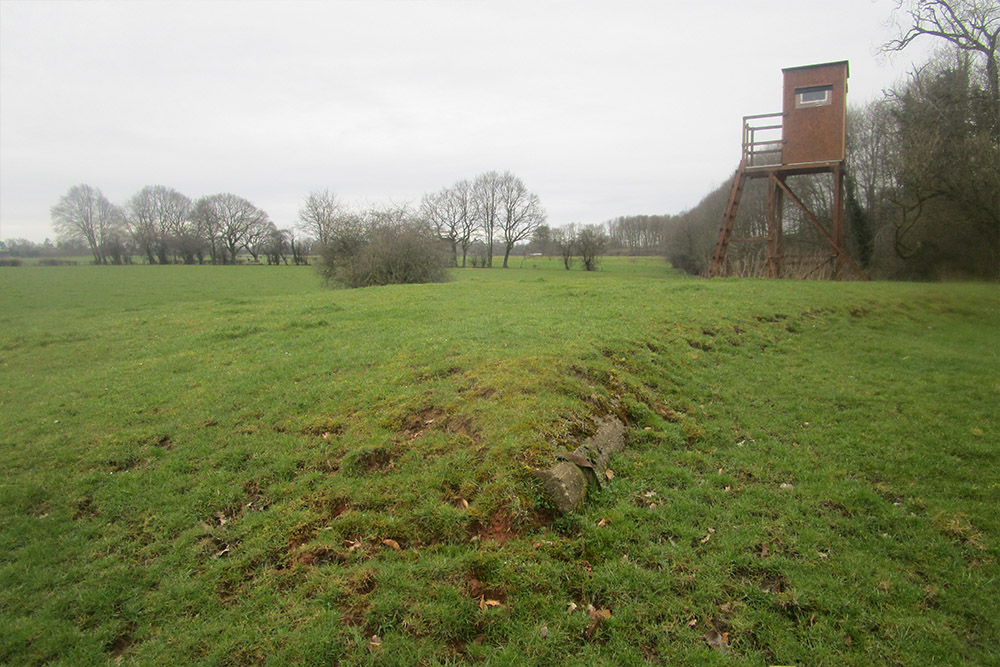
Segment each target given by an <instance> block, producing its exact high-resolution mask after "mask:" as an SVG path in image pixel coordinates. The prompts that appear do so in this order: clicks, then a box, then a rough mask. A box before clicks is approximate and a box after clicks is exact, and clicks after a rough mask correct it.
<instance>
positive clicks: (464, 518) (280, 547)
mask: <svg viewBox="0 0 1000 667" xmlns="http://www.w3.org/2000/svg"><path fill="white" fill-rule="evenodd" d="M515 265H516V263H515ZM603 267H604V270H602V271H600V272H597V273H584V272H582V271H572V272H566V271H563V270H561V269H559V267H558V264H557V262H556V261H555V260H551V261H550V260H545V259H541V260H534V261H528V262H526V263H525V266H524V268H522V269H510V270H506V271H503V270H499V269H495V270H490V271H486V270H465V271H457V272H456V273H455V280H454V281H453V282H450V283H446V284H441V285H420V286H400V287H385V288H369V289H364V290H350V291H349V290H329V289H326V288H324V287H323V286H322V284H321V283H320V281H319V279H318V278H317V276H316V274H315V273H314V272H313V270H312V269H311V268H297V267H261V266H237V267H211V266H204V267H199V266H194V267H182V266H133V267H93V266H77V267H18V268H5V269H0V305H2V308H0V380H2V381H0V466H2V471H3V474H2V477H0V663H3V664H60V665H89V664H108V663H112V664H115V663H120V664H144V665H163V664H190V663H196V662H198V663H205V664H220V665H244V664H275V665H280V664H317V665H321V664H322V665H330V664H335V663H338V662H340V663H342V664H399V665H408V664H420V663H423V664H465V663H469V662H473V663H474V662H484V663H485V662H489V663H490V664H525V663H528V664H531V663H534V664H580V665H592V664H639V663H642V662H650V663H662V664H698V665H701V664H727V665H728V664H750V665H769V664H772V665H773V664H782V665H791V664H798V665H842V664H847V665H871V664H899V665H923V664H933V663H938V664H997V662H998V661H1000V646H998V640H1000V621H998V614H997V609H998V608H1000V592H998V575H1000V567H998V564H997V554H998V549H1000V513H998V511H997V508H998V498H1000V472H998V470H1000V451H998V444H997V443H998V441H1000V426H998V423H1000V419H998V417H1000V345H998V333H997V332H998V331H1000V288H998V287H997V286H996V285H982V284H936V285H930V284H890V283H866V284H862V283H844V284H831V283H819V282H791V281H754V280H743V281H739V280H713V281H704V280H693V279H686V278H682V277H680V276H678V275H677V274H674V273H672V272H669V271H668V270H667V269H666V268H665V267H664V265H663V264H662V262H658V261H654V260H629V259H614V260H611V259H609V260H607V261H606V262H605V263H604V265H603ZM611 413H614V414H618V415H620V416H622V417H623V418H625V419H626V420H627V422H628V427H629V429H628V446H627V448H626V449H625V450H624V451H623V452H622V453H620V454H618V455H616V456H615V457H614V458H613V459H612V461H611V468H612V469H613V471H614V477H613V479H612V480H610V482H609V483H608V484H607V485H606V486H605V488H604V490H602V491H600V492H596V493H594V494H592V495H591V497H590V498H588V501H587V503H586V505H585V507H584V508H583V510H582V511H581V512H579V513H577V514H574V515H571V516H564V517H558V516H554V515H553V513H552V511H551V510H550V509H549V508H548V507H547V503H546V501H545V499H544V498H543V497H542V495H541V493H540V490H539V488H538V485H537V483H536V482H535V480H534V477H533V475H532V469H533V468H534V467H542V466H548V465H550V464H551V463H552V462H553V452H554V451H556V450H561V449H566V448H572V447H573V446H575V444H576V443H577V442H578V441H579V440H580V439H581V438H582V437H584V436H585V435H586V434H588V433H589V432H590V431H591V430H592V429H593V428H594V420H595V419H596V418H597V417H599V416H602V415H607V414H611Z"/></svg>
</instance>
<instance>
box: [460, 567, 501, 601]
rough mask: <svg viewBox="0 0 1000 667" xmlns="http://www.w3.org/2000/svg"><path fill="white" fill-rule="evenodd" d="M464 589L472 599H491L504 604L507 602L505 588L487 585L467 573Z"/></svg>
mask: <svg viewBox="0 0 1000 667" xmlns="http://www.w3.org/2000/svg"><path fill="white" fill-rule="evenodd" d="M465 590H466V591H467V592H468V593H469V597H471V598H473V599H474V600H493V601H496V602H499V603H500V604H504V603H506V602H507V590H506V589H505V588H504V587H503V586H489V585H487V584H484V583H483V582H481V581H480V580H479V579H477V578H476V576H475V574H473V573H471V572H470V573H469V576H468V578H467V579H466V582H465Z"/></svg>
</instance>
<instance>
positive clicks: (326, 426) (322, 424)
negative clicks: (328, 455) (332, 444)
mask: <svg viewBox="0 0 1000 667" xmlns="http://www.w3.org/2000/svg"><path fill="white" fill-rule="evenodd" d="M344 430H345V426H344V424H343V423H342V422H341V421H340V420H339V419H337V418H335V417H327V418H326V419H321V420H319V421H317V422H316V423H315V424H311V425H309V426H307V427H305V428H304V429H302V432H303V433H304V434H305V435H316V436H319V437H321V438H323V439H324V440H326V439H328V438H332V437H336V436H338V435H341V434H342V433H343V432H344Z"/></svg>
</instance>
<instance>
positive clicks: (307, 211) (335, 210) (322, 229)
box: [298, 190, 346, 245]
mask: <svg viewBox="0 0 1000 667" xmlns="http://www.w3.org/2000/svg"><path fill="white" fill-rule="evenodd" d="M345 213H346V210H345V207H344V205H343V204H341V202H340V199H339V198H338V197H337V195H336V194H334V193H333V192H331V191H330V190H313V191H312V192H310V193H309V196H308V197H306V200H305V201H304V202H303V203H302V208H300V209H299V225H298V226H299V229H301V230H302V231H304V232H305V233H306V234H309V235H310V236H312V237H313V238H315V239H316V240H317V241H319V242H320V243H321V244H323V245H325V244H327V243H329V242H330V240H331V238H332V237H333V234H334V230H335V229H336V227H337V224H338V221H339V220H340V219H341V218H342V217H343V215H344V214H345Z"/></svg>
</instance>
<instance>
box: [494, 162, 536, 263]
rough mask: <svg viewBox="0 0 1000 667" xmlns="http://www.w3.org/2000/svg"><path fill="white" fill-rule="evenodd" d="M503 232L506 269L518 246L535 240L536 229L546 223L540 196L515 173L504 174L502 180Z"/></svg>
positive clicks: (500, 221)
mask: <svg viewBox="0 0 1000 667" xmlns="http://www.w3.org/2000/svg"><path fill="white" fill-rule="evenodd" d="M499 203H500V218H499V225H500V231H501V232H502V234H503V248H504V250H503V268H505V269H506V268H507V262H508V259H509V258H510V253H511V251H512V250H513V249H514V246H515V245H517V244H518V243H520V242H521V241H526V240H527V239H529V238H531V234H532V233H533V232H534V231H535V229H536V228H537V227H538V226H539V225H540V224H542V223H543V222H545V210H544V209H543V208H542V203H541V200H540V199H539V198H538V195H536V194H534V193H533V192H528V188H526V187H525V186H524V183H523V182H522V181H521V179H520V178H518V177H517V176H515V175H514V174H512V173H510V172H509V171H508V172H504V174H503V176H502V177H501V180H500V198H499Z"/></svg>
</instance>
